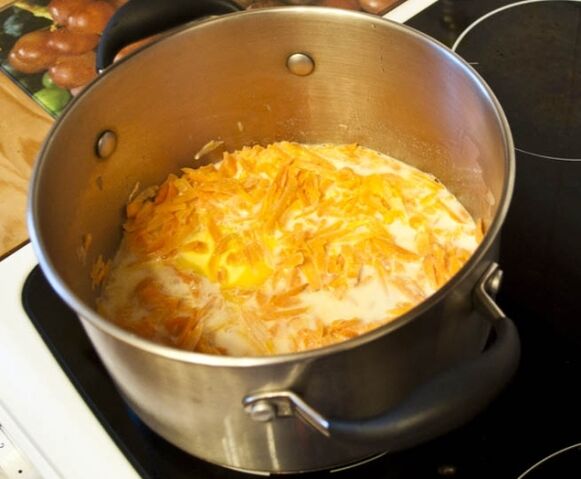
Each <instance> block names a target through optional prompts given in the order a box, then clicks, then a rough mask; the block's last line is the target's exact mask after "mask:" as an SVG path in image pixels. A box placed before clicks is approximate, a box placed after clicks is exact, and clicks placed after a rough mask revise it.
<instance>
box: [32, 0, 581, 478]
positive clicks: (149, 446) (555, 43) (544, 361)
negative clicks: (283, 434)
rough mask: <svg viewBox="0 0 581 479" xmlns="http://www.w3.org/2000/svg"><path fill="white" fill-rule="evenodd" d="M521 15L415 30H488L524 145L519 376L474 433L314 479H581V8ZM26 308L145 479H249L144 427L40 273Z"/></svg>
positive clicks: (477, 7) (482, 33)
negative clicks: (197, 456) (165, 439)
mask: <svg viewBox="0 0 581 479" xmlns="http://www.w3.org/2000/svg"><path fill="white" fill-rule="evenodd" d="M507 5H508V2H505V1H499V0H441V1H439V2H437V3H435V4H434V5H432V6H431V7H430V8H428V9H427V10H425V11H424V12H422V13H420V14H419V15H417V16H416V17H414V18H413V19H411V21H409V22H408V23H409V25H411V26H413V27H414V28H417V29H419V30H421V31H424V32H426V33H428V34H429V35H432V36H433V37H435V38H437V39H439V40H440V41H442V42H443V43H445V44H447V45H448V46H452V45H454V43H455V42H456V40H457V39H458V38H459V36H460V34H461V32H463V31H465V30H466V28H467V27H468V26H469V25H471V24H473V22H474V21H475V20H476V19H478V18H482V20H481V21H480V22H479V23H478V24H477V25H474V26H473V27H472V28H470V29H469V30H468V32H467V33H466V34H465V35H463V36H462V37H460V41H459V43H458V45H457V46H456V48H457V51H458V53H459V54H460V55H461V56H463V57H465V58H466V59H467V60H468V61H469V62H470V63H471V64H472V65H473V66H474V68H475V69H476V70H477V71H478V72H479V73H480V74H481V75H482V76H483V78H484V79H485V80H486V81H487V83H489V85H490V86H491V88H492V89H493V91H495V93H496V94H497V96H498V98H499V100H500V102H501V104H502V105H503V108H504V109H505V111H506V114H507V117H508V119H509V122H510V124H511V128H512V129H513V134H514V138H515V144H516V146H517V177H516V185H515V194H514V199H513V201H512V203H511V209H510V212H509V215H508V218H507V221H506V223H505V226H504V228H503V234H502V245H501V258H500V264H501V267H502V269H503V270H504V272H505V276H504V277H505V279H504V284H503V287H502V289H501V293H500V295H499V298H498V301H499V303H500V305H501V307H502V308H503V309H504V310H505V312H506V313H507V314H508V315H509V316H511V317H512V318H513V319H514V321H515V323H516V324H517V327H518V329H519V332H520V335H521V340H522V360H521V365H520V367H519V369H518V372H517V374H516V376H515V378H514V379H513V381H512V382H511V384H510V385H509V386H508V387H507V388H506V390H505V391H504V392H503V393H502V394H501V395H500V396H499V397H498V398H497V399H496V400H495V401H494V402H493V403H492V405H491V406H490V407H489V408H488V409H487V410H486V411H485V412H484V413H482V414H481V415H479V416H478V417H477V418H476V419H474V420H473V421H471V422H470V423H468V424H467V425H465V426H464V427H462V428H461V429H458V430H456V431H453V432H451V433H449V434H447V435H445V436H443V437H441V438H439V439H437V440H434V441H432V442H430V443H427V444H425V445H422V446H420V447H416V448H413V449H411V450H408V451H405V452H401V453H395V454H386V455H384V456H382V457H380V458H378V459H375V460H374V461H371V462H369V463H366V464H363V465H359V466H357V467H356V468H353V469H348V470H344V471H339V472H332V473H331V472H323V473H316V474H308V475H305V476H302V477H306V478H310V477H317V478H319V477H337V478H343V479H345V478H351V477H353V478H354V477H370V478H390V479H402V478H406V479H407V478H420V479H423V478H426V479H430V478H440V477H454V478H462V479H468V478H469V479H484V478H486V479H490V478H500V479H503V478H507V479H508V478H514V479H517V478H520V477H523V478H524V479H540V478H551V479H556V478H565V479H566V478H573V477H575V478H579V477H581V409H580V404H581V388H579V387H578V381H579V378H580V377H581V301H580V299H579V298H580V296H579V291H581V161H575V159H580V158H581V146H580V143H579V142H580V138H581V128H580V116H579V115H580V112H581V109H580V108H579V97H580V96H581V75H580V68H581V2H579V1H572V0H571V1H564V0H555V1H540V2H538V1H537V2H519V5H514V6H510V7H508V8H504V9H503V10H500V11H498V12H496V13H493V14H490V15H488V16H486V15H487V14H489V13H490V12H492V11H493V10H496V9H498V8H499V7H503V6H507ZM22 297H23V303H24V306H25V309H26V311H27V312H28V314H29V316H30V318H31V319H32V321H33V323H34V324H35V326H36V327H37V329H38V330H39V331H40V333H41V335H42V336H43V338H44V339H45V341H46V343H47V344H48V346H49V347H50V348H51V350H52V351H53V353H54V355H55V357H56V358H57V360H58V361H59V363H60V364H61V365H62V367H63V369H64V370H65V372H66V373H67V374H68V375H69V377H70V378H71V380H72V382H73V383H74V384H75V386H76V387H77V389H78V390H79V392H80V394H81V395H82V396H83V398H84V399H85V400H86V401H87V403H88V405H89V406H90V408H91V409H92V410H93V411H94V413H95V415H96V416H97V417H98V419H99V420H100V422H101V423H102V424H103V426H104V427H105V429H106V430H107V431H108V432H109V433H110V435H111V437H112V438H113V440H114V441H115V443H116V444H117V445H118V446H119V447H120V449H121V450H122V451H123V452H124V453H125V454H126V456H127V457H128V459H129V460H130V462H131V463H132V464H133V465H134V467H135V469H136V470H137V471H138V472H139V474H141V475H142V476H143V477H144V478H148V479H153V478H163V479H166V478H167V479H173V478H175V479H182V478H194V477H195V478H209V479H212V478H243V477H248V476H245V475H242V474H240V473H237V472H233V471H229V470H226V469H223V468H220V467H217V466H212V465H210V464H207V463H205V462H203V461H200V460H198V459H196V458H193V457H191V456H189V455H187V454H186V453H183V452H181V451H180V450H178V449H176V448H175V447H173V446H172V445H170V444H169V443H167V442H166V441H164V440H163V439H161V438H159V437H158V436H157V435H156V434H155V433H153V432H151V431H150V430H149V429H148V428H147V427H146V426H145V425H143V424H142V423H141V422H140V421H139V419H138V418H137V417H136V416H135V415H134V414H133V413H132V412H131V410H130V409H129V408H128V407H127V406H126V405H125V403H124V402H123V400H122V399H121V397H120V396H119V395H118V393H117V392H116V389H115V387H114V385H113V382H112V381H111V379H110V378H109V376H108V375H107V373H106V371H105V369H104V368H103V366H102V365H101V363H100V361H99V359H98V357H97V356H96V354H95V352H94V351H93V348H92V346H91V344H90V343H89V341H88V339H87V338H86V336H85V334H84V332H83V330H82V328H81V326H80V324H79V322H78V320H77V318H76V316H75V315H74V314H73V313H72V312H71V311H70V310H69V309H68V308H67V307H66V306H65V305H64V304H63V303H62V302H61V301H60V299H59V298H58V297H57V296H56V295H55V293H54V292H53V291H52V289H51V288H50V286H49V285H48V283H47V282H46V280H45V278H44V276H43V275H42V273H41V271H40V270H39V269H38V267H37V268H35V269H34V270H33V271H32V273H31V274H30V276H29V278H28V280H27V282H26V284H25V287H24V290H23V295H22ZM202 433H203V432H202ZM543 459H545V460H544V462H542V464H539V465H538V466H537V467H534V466H535V465H536V464H537V463H539V462H540V461H542V460H543ZM527 471H528V472H527ZM525 473H526V474H525ZM523 474H524V475H523Z"/></svg>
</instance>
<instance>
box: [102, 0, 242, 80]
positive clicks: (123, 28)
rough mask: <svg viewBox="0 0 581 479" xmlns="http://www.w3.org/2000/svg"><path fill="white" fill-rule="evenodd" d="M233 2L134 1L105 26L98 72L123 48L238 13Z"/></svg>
mask: <svg viewBox="0 0 581 479" xmlns="http://www.w3.org/2000/svg"><path fill="white" fill-rule="evenodd" d="M239 10H241V7H240V6H239V5H238V4H236V3H234V2H233V1H231V0H171V1H168V2H164V1H160V0H131V1H129V2H127V3H126V4H125V5H123V6H122V7H120V8H119V10H117V11H116V12H115V14H114V15H113V16H112V17H111V19H110V20H109V22H108V23H107V26H106V27H105V29H104V31H103V34H102V36H101V40H100V41H99V45H98V47H97V71H98V72H101V71H103V70H104V69H105V68H107V67H108V66H109V65H110V64H111V63H113V59H114V58H115V55H116V54H117V53H118V52H119V50H121V49H122V48H123V47H126V46H127V45H129V44H131V43H133V42H136V41H138V40H142V39H144V38H147V37H149V36H151V35H155V34H158V33H162V32H164V31H166V30H169V29H170V28H174V27H177V26H179V25H182V24H184V23H187V22H189V21H192V20H196V19H198V18H202V17H206V16H209V15H220V14H223V13H231V12H237V11H239Z"/></svg>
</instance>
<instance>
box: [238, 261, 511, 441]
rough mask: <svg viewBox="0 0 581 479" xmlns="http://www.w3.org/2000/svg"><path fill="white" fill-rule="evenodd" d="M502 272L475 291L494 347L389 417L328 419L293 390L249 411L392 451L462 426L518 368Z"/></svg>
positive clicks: (489, 275)
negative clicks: (497, 296) (501, 299)
mask: <svg viewBox="0 0 581 479" xmlns="http://www.w3.org/2000/svg"><path fill="white" fill-rule="evenodd" d="M500 274H501V271H500V270H499V269H498V265H496V264H495V263H493V264H492V265H491V266H490V267H489V269H488V270H487V272H486V273H485V274H484V276H483V278H482V279H481V280H480V282H479V284H478V285H477V287H476V289H475V291H474V297H475V300H476V301H478V302H479V305H480V306H482V307H483V308H484V309H485V310H486V311H487V313H488V314H489V315H491V317H492V319H491V321H492V330H493V332H494V335H495V337H494V340H493V342H492V344H490V345H489V346H488V347H487V349H486V350H485V351H484V352H483V353H482V354H480V355H479V356H478V357H476V358H474V359H472V360H470V361H467V362H465V363H462V364H460V365H458V366H455V367H453V368H452V369H450V370H448V371H445V372H444V373H441V374H440V375H438V376H437V377H436V378H434V379H433V380H431V381H429V382H428V383H426V384H424V385H422V386H420V387H419V388H417V389H416V390H415V391H414V392H413V393H412V394H411V395H410V396H409V397H408V398H407V399H406V400H405V401H404V402H403V403H401V404H400V405H398V406H396V407H395V408H392V409H390V410H389V411H388V412H387V413H385V414H383V415H380V416H376V417H372V418H368V419H362V420H342V419H337V418H326V417H325V416H324V415H322V414H321V413H319V412H318V411H316V410H315V409H314V408H312V407H311V406H309V405H308V404H307V403H306V402H305V401H304V400H303V399H302V398H301V397H300V396H298V395H297V394H295V393H294V392H292V391H278V392H266V393H257V394H253V395H249V396H246V397H245V398H244V399H243V405H244V407H245V409H246V412H247V413H248V414H249V415H250V417H251V418H252V419H254V420H256V421H261V422H266V421H270V420H272V419H274V418H276V417H289V416H298V417H299V418H300V419H302V420H303V421H304V422H306V423H307V424H309V425H310V426H312V427H314V428H315V429H316V430H318V431H319V432H320V433H321V434H324V435H325V436H329V437H333V438H334V439H341V440H346V441H352V442H373V443H376V444H377V445H378V446H381V448H383V449H386V450H391V451H394V450H398V449H405V448H407V447H411V446H415V445H417V444H420V443H422V442H425V441H428V440H430V439H433V438H435V437H437V436H440V435H442V434H444V433H446V432H448V431H450V430H452V429H455V428H457V427H459V426H461V425H462V424H464V423H465V422H467V421H469V420H470V419H472V418H473V417H474V416H476V415H477V414H478V413H479V412H481V411H482V410H483V409H484V408H485V407H486V406H487V405H488V404H489V403H490V402H491V401H492V400H493V399H494V397H495V396H497V395H498V393H499V392H500V391H501V390H502V389H503V388H504V386H505V385H506V384H507V383H508V381H509V380H510V379H511V377H512V376H513V375H514V373H515V371H516V369H517V366H518V362H519V357H520V341H519V337H518V332H517V330H516V327H515V325H514V323H513V322H512V321H511V320H510V319H509V318H507V317H506V316H505V315H504V314H503V313H502V311H501V310H500V308H499V307H498V306H497V305H496V303H495V302H494V300H493V299H492V298H491V297H490V295H489V290H490V289H491V288H490V286H489V285H491V284H494V286H493V287H492V289H495V287H498V284H499V281H500Z"/></svg>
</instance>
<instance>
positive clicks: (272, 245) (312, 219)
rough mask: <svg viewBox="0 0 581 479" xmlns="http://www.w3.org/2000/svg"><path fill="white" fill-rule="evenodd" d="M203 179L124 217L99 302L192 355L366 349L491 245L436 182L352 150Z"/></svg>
mask: <svg viewBox="0 0 581 479" xmlns="http://www.w3.org/2000/svg"><path fill="white" fill-rule="evenodd" d="M283 165H286V166H284V167H283ZM204 168H206V170H204ZM204 168H202V169H199V170H189V171H185V172H184V175H183V176H182V177H181V178H179V179H178V178H177V177H173V179H170V180H168V182H166V183H171V184H172V186H171V187H170V188H167V186H166V185H164V186H162V187H161V188H160V189H159V190H157V191H151V192H150V193H149V194H147V195H144V197H143V198H137V199H136V200H134V201H133V204H130V205H129V206H128V213H129V216H130V218H129V220H128V222H127V223H126V225H125V228H126V234H125V238H124V241H123V244H122V247H121V248H120V251H119V253H118V254H117V256H116V258H115V260H114V263H113V267H112V270H111V273H110V275H109V277H108V279H107V281H106V283H105V285H104V288H103V292H102V296H101V299H100V301H99V307H100V310H101V312H102V314H104V315H105V316H106V317H108V318H110V319H112V320H113V321H115V322H117V323H119V324H121V325H122V326H124V327H126V328H128V329H130V330H133V331H135V332H136V333H137V334H141V335H143V336H146V337H148V338H150V339H153V340H155V341H159V342H163V343H166V344H170V345H173V346H177V347H180V348H184V349H192V350H197V351H201V352H206V353H212V354H228V355H233V356H247V355H264V354H279V353H287V352H294V351H300V350H305V349H311V348H313V347H320V346H324V345H327V344H332V343H335V342H338V341H342V340H346V339H349V338H351V337H354V336H357V335H359V334H362V333H364V332H366V331H368V330H370V329H373V328H375V327H378V326H380V325H382V324H385V323H386V322H389V321H391V320H393V319H394V318H396V317H398V316H400V315H401V314H403V313H404V312H406V311H407V310H409V309H411V308H412V307H414V306H415V305H417V304H418V303H420V302H421V301H423V300H424V299H425V298H427V297H429V296H430V295H431V294H433V293H434V292H435V291H436V290H437V289H438V288H439V287H441V286H442V284H444V283H445V282H446V281H447V280H448V279H449V278H450V277H451V276H452V275H453V274H454V273H455V272H456V271H457V269H459V268H460V267H461V266H462V264H463V263H464V262H465V261H466V260H467V259H468V258H469V256H470V255H471V253H472V252H473V251H474V249H475V248H476V247H477V245H478V242H479V241H480V239H481V236H482V229H481V226H479V225H477V224H476V223H475V222H474V220H473V219H472V218H471V217H470V215H469V214H468V213H467V212H466V210H465V209H464V207H463V206H462V205H461V204H460V203H459V202H458V200H457V199H456V198H455V197H454V196H453V195H452V194H451V193H450V192H449V191H448V190H447V189H446V188H445V187H444V186H443V185H442V184H441V183H439V182H438V181H437V180H436V179H435V178H434V177H433V176H431V175H429V174H426V173H423V172H420V171H419V170H417V169H416V168H413V167H411V166H409V165H407V164H404V163H402V162H400V161H397V160H395V159H393V158H390V157H387V156H385V155H381V154H379V153H377V152H375V151H373V150H370V149H366V148H363V147H359V146H356V145H310V146H307V145H298V144H293V143H287V142H281V143H277V144H274V145H270V146H269V147H267V148H264V147H253V148H245V149H243V150H241V151H239V152H234V153H231V154H226V156H225V158H224V160H223V161H222V162H220V163H218V164H216V165H210V166H208V167H204ZM285 168H286V169H285ZM205 173H207V178H208V179H207V181H206V180H205V176H204V174H205ZM186 180H187V181H186ZM213 181H215V182H216V183H212V182H213ZM212 185H215V186H212ZM164 188H165V189H166V190H167V191H170V192H171V193H167V191H166V192H165V193H164ZM206 189H207V191H205V190H206ZM176 191H177V193H176ZM172 195H173V196H172ZM184 205H186V206H187V207H184ZM152 208H157V216H156V214H154V213H150V210H152ZM135 210H137V211H138V213H137V214H136V215H134V214H133V213H134V212H135ZM166 210H167V213H166V212H165V211H166ZM162 212H163V214H162ZM176 212H179V213H176ZM186 212H187V213H186ZM146 213H147V214H146ZM166 214H167V215H168V216H167V217H166V216H164V215H166ZM172 215H173V216H172ZM179 215H181V216H179ZM188 215H189V216H188ZM176 217H182V218H185V219H182V220H179V221H178V220H175V218H176ZM191 217H194V218H195V219H193V220H192V219H191ZM143 218H145V219H143ZM273 218H274V219H273ZM172 221H173V223H176V222H177V223H176V224H178V226H176V227H175V228H174V229H173V230H172V229H171V228H170V229H168V231H167V233H166V234H161V233H159V231H160V230H161V231H162V232H163V228H164V226H163V225H168V224H169V225H170V226H171V227H172V228H173V227H174V226H173V223H172ZM180 221H181V222H180ZM168 228H169V227H168ZM188 228H189V229H188ZM151 232H153V233H151ZM176 238H178V239H179V240H180V241H177V240H176ZM176 241H177V242H176ZM174 243H175V244H174ZM160 244H161V245H162V246H160ZM248 245H254V246H253V247H252V248H249V247H247V246H248ZM295 257H296V258H295ZM289 291H290V292H294V293H293V294H291V295H287V293H289Z"/></svg>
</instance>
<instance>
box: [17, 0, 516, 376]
mask: <svg viewBox="0 0 581 479" xmlns="http://www.w3.org/2000/svg"><path fill="white" fill-rule="evenodd" d="M283 14H284V15H287V16H288V15H315V14H317V15H324V16H341V17H343V18H345V19H346V20H356V21H361V20H363V19H364V20H365V21H370V22H372V24H373V25H377V26H378V27H380V28H386V25H387V28H394V29H396V30H399V31H400V32H402V33H403V34H404V35H411V36H413V37H415V38H416V39H418V40H420V41H422V42H427V43H428V44H430V45H431V46H432V47H434V48H436V49H438V50H441V51H442V53H443V54H444V55H446V56H447V57H448V60H451V61H452V62H453V64H454V65H455V66H456V67H459V68H461V69H462V70H463V72H464V74H465V75H467V76H468V77H470V78H471V79H472V80H473V81H474V83H475V85H477V86H479V87H480V88H481V89H482V91H483V94H484V97H485V98H486V99H487V100H489V101H490V102H491V104H492V106H493V109H494V114H495V116H496V120H497V122H498V124H499V125H500V128H501V131H502V136H503V138H502V139H503V142H504V152H505V155H504V156H505V157H504V163H505V164H504V167H505V172H506V178H505V181H504V185H503V190H502V193H501V197H500V201H499V207H498V210H497V212H496V214H495V216H494V218H493V220H492V222H491V224H490V227H489V228H488V231H487V232H486V234H485V235H484V238H483V240H482V242H481V243H480V245H479V246H478V247H477V248H476V250H475V251H474V253H473V254H472V255H471V257H470V258H469V260H468V261H467V262H466V263H465V264H464V266H463V267H462V268H461V269H460V270H459V271H458V272H457V273H456V274H455V275H454V276H453V277H452V278H451V279H450V280H449V281H448V282H447V283H446V284H445V285H444V286H442V287H441V288H439V289H438V290H437V291H436V292H435V293H433V294H432V295H431V296H429V297H428V298H427V299H426V300H424V301H423V302H421V303H420V304H418V305H417V306H415V307H414V308H412V309H411V310H410V311H408V312H406V313H405V314H403V315H402V316H400V317H399V318H397V319H394V320H393V321H390V322H389V323H387V324H385V325H383V326H380V327H378V328H376V329H373V330H371V331H369V332H367V333H364V334H362V335H360V336H357V337H355V338H352V339H348V340H346V341H342V342H339V343H335V344H332V345H329V346H324V347H321V348H316V349H311V350H307V351H301V352H296V353H286V354H277V355H269V356H218V355H211V354H204V353H198V352H193V351H185V350H181V349H177V348H173V347H171V346H165V345H162V344H158V343H155V342H153V341H150V340H148V339H145V338H142V337H140V336H137V335H136V334H134V333H131V332H129V331H127V330H125V329H123V328H121V327H120V326H117V325H115V324H114V323H112V322H110V321H109V320H107V319H105V318H103V317H102V316H100V315H99V314H97V313H96V312H95V311H94V310H93V308H91V307H89V306H88V305H87V304H85V303H84V302H83V301H81V300H79V299H78V298H77V296H76V295H75V294H74V293H73V291H72V290H71V289H70V288H69V286H68V285H67V284H66V282H65V281H64V280H63V279H62V278H61V277H60V276H59V275H58V274H57V273H56V268H55V267H54V265H53V263H52V261H51V260H50V259H49V257H48V254H47V252H46V248H45V244H44V242H43V239H42V237H41V235H40V234H39V229H40V228H39V224H38V218H37V216H38V215H37V211H38V205H39V198H38V185H39V183H40V181H41V177H42V170H43V167H44V159H45V157H46V155H47V151H48V150H50V148H51V145H52V143H53V139H54V138H55V137H56V136H57V135H58V134H59V132H60V130H61V128H63V126H62V125H63V123H65V120H66V118H67V117H68V116H69V113H70V112H71V111H72V110H74V108H75V107H76V105H77V104H78V103H80V102H81V101H82V100H83V98H84V96H85V95H88V94H90V92H91V91H92V90H93V89H94V88H96V87H98V86H99V82H100V81H102V80H103V77H104V76H105V75H107V74H110V70H113V71H115V70H118V69H119V68H125V65H126V64H128V63H130V62H132V61H133V60H134V58H135V56H134V55H130V56H128V57H126V58H123V59H122V60H120V61H118V62H116V63H114V64H113V65H111V66H110V67H108V68H107V70H106V71H105V72H104V74H100V75H98V76H97V78H95V79H94V80H92V81H91V82H90V83H89V84H88V85H87V86H86V87H85V88H84V90H83V91H82V92H81V93H80V94H79V95H78V96H76V97H75V98H73V100H72V101H71V102H70V103H69V104H68V105H67V107H66V109H65V111H64V112H63V113H62V115H61V116H60V117H59V118H58V119H57V121H56V122H55V123H54V124H53V126H52V127H51V129H50V131H49V133H48V135H47V137H46V139H45V141H44V143H43V145H42V148H41V150H40V151H39V153H38V155H37V159H36V163H35V165H34V169H33V173H32V177H31V181H30V190H29V192H30V193H29V196H28V205H27V224H28V230H29V234H30V240H31V243H32V246H33V249H34V252H35V254H36V256H37V258H38V261H39V264H40V266H41V269H42V271H43V273H44V274H45V276H46V278H47V280H48V281H49V283H50V285H51V286H52V287H53V288H54V290H55V291H56V292H57V293H58V295H59V296H60V297H61V298H62V299H63V300H64V301H65V303H67V305H68V306H69V307H70V308H71V309H73V310H74V312H75V313H76V314H77V315H78V316H79V318H80V319H81V321H82V322H86V323H88V324H90V325H91V326H93V327H95V328H97V329H98V330H100V331H101V332H103V333H106V334H108V335H110V336H112V337H114V338H115V339H116V340H118V341H121V342H123V343H126V344H128V345H131V346H133V347H135V348H138V349H141V350H144V351H146V352H151V353H153V354H155V355H159V356H162V357H164V358H167V359H171V360H175V361H180V362H185V363H192V364H203V365H206V366H217V367H219V366H221V367H253V366H254V367H256V366H268V365H273V364H282V363H291V362H295V361H309V360H314V359H316V358H319V357H322V356H329V355H332V354H338V353H341V352H344V351H348V350H351V349H355V348H358V347H360V346H363V345H365V344H367V343H370V342H372V341H375V340H376V339H378V338H380V337H382V336H384V335H386V334H389V333H390V332H392V331H394V330H396V329H399V328H401V327H403V326H404V325H406V324H407V323H409V322H410V321H413V320H415V319H417V318H418V317H419V316H421V315H423V314H424V313H425V312H426V311H428V310H429V309H431V308H432V307H433V306H435V305H436V304H437V303H439V302H440V301H441V300H442V299H443V298H444V297H445V296H447V295H448V293H449V292H450V291H451V290H453V289H454V288H455V287H456V286H457V285H458V284H459V283H461V282H462V281H463V280H464V279H465V278H466V277H467V276H468V275H469V274H470V272H471V271H472V270H473V269H474V268H475V267H476V265H477V264H478V263H480V262H481V261H482V260H483V258H484V257H485V255H486V253H487V252H488V251H489V249H490V247H491V246H492V244H493V243H494V241H495V239H496V237H497V235H498V234H499V232H500V229H501V227H502V224H503V223H504V219H505V218H506V214H507V212H508V208H509V206H510V201H511V198H512V193H513V188H514V177H515V153H514V143H513V139H512V134H511V131H510V127H509V124H508V121H507V118H506V116H505V114H504V111H503V109H502V107H501V105H500V103H499V101H498V99H497V98H496V96H495V95H494V93H493V92H492V90H491V88H490V87H489V86H488V84H487V83H486V82H485V81H484V79H482V77H481V76H480V75H479V74H478V73H477V72H476V70H474V68H472V67H471V66H470V65H469V64H468V63H467V62H466V61H465V60H463V59H462V58H461V57H460V56H459V55H458V54H457V53H455V52H454V51H452V50H451V49H449V48H448V47H447V46H445V45H443V44H442V43H440V42H439V41H437V40H435V39H434V38H432V37H429V36H428V35H426V34H424V33H422V32H419V31H418V30H416V29H414V28H412V27H409V26H407V25H403V24H400V23H398V22H394V21H392V20H388V19H385V18H382V17H378V16H377V15H371V14H368V13H363V12H353V11H348V10H341V9H335V8H329V7H300V6H289V7H274V8H268V9H257V10H245V11H241V12H235V13H228V14H225V15H222V16H219V17H211V18H208V19H205V20H202V21H200V20H197V21H194V22H189V23H187V24H185V25H182V26H180V27H178V28H175V29H172V30H169V32H167V33H169V34H164V35H163V36H162V37H161V38H159V39H157V40H155V41H154V42H153V43H151V44H150V45H148V46H147V47H151V46H154V45H155V44H157V43H161V42H164V41H167V40H168V39H169V38H170V37H173V36H174V35H183V34H187V32H188V31H189V30H190V29H192V28H207V27H208V25H212V24H214V23H215V22H224V21H225V22H229V21H231V20H230V18H232V17H237V16H243V15H244V16H251V15H260V16H268V15H283Z"/></svg>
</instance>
